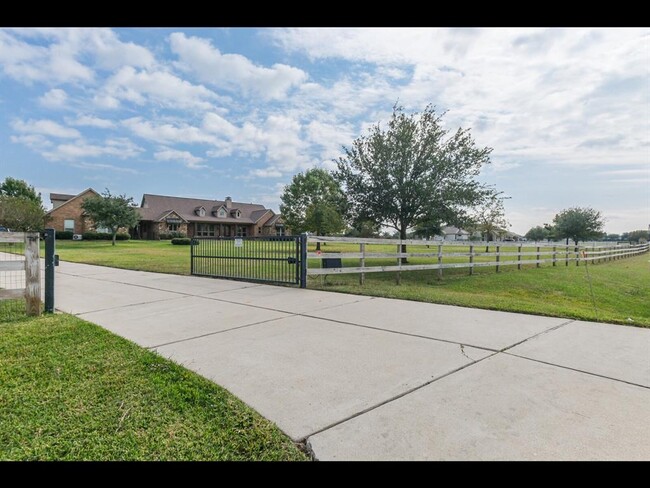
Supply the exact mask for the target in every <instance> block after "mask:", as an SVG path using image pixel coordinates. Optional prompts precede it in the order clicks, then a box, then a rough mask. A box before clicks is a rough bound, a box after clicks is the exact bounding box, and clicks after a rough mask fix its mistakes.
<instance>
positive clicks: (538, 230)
mask: <svg viewBox="0 0 650 488" xmlns="http://www.w3.org/2000/svg"><path fill="white" fill-rule="evenodd" d="M548 236H549V231H548V229H546V228H544V227H542V226H541V225H538V226H535V227H532V228H531V229H530V230H529V231H528V232H526V236H525V237H526V239H528V240H529V241H543V240H544V239H548Z"/></svg>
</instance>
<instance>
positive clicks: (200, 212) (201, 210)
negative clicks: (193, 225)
mask: <svg viewBox="0 0 650 488" xmlns="http://www.w3.org/2000/svg"><path fill="white" fill-rule="evenodd" d="M194 213H195V214H196V215H198V216H199V217H205V208H204V207H196V208H195V209H194Z"/></svg>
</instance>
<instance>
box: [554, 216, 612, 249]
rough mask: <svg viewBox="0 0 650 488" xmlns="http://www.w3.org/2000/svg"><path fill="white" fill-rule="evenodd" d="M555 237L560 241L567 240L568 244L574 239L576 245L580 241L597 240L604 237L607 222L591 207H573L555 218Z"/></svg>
mask: <svg viewBox="0 0 650 488" xmlns="http://www.w3.org/2000/svg"><path fill="white" fill-rule="evenodd" d="M553 223H554V224H555V235H556V236H557V237H559V238H560V239H564V238H566V243H567V244H568V243H569V239H572V240H573V242H574V243H575V245H576V246H577V245H578V242H580V241H586V240H589V239H597V238H599V237H601V236H602V235H603V226H604V225H605V221H604V219H603V217H602V215H601V214H600V212H599V211H597V210H594V209H593V208H590V207H584V208H582V207H571V208H568V209H566V210H562V211H561V212H560V213H559V214H557V215H556V216H555V217H554V218H553Z"/></svg>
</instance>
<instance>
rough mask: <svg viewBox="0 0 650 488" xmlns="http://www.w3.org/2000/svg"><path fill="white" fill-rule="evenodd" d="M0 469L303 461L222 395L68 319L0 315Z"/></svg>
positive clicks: (272, 429)
mask: <svg viewBox="0 0 650 488" xmlns="http://www.w3.org/2000/svg"><path fill="white" fill-rule="evenodd" d="M0 385H2V386H1V387H0V419H2V420H1V421H0V460H305V459H307V456H306V455H304V454H303V453H302V452H301V451H300V450H299V449H298V448H297V447H296V446H295V445H294V444H293V442H292V441H291V440H290V439H289V438H288V437H287V436H286V435H284V434H283V433H282V432H281V431H280V430H279V429H278V428H277V427H276V426H275V425H274V424H272V423H271V422H269V421H268V420H266V419H264V418H263V417H262V416H260V415H259V414H258V413H256V412H255V411H253V410H252V409H251V408H249V407H247V406H246V405H245V404H244V403H243V402H241V401H240V400H238V399H237V398H235V397H234V396H233V395H231V394H230V393H229V392H228V391H226V390H224V389H223V388H221V387H219V386H217V385H215V384H214V383H211V382H210V381H208V380H206V379H204V378H201V377H200V376H198V375H197V374H194V373H192V372H191V371H188V370H186V369H184V368H182V367H180V366H178V365H176V364H174V363H172V362H170V361H168V360H166V359H163V358H162V357H160V356H158V355H156V354H154V353H152V352H150V351H147V350H145V349H143V348H141V347H139V346H137V345H135V344H133V343H131V342H129V341H126V340H125V339H122V338H120V337H118V336H116V335H113V334H111V333H110V332H108V331H106V330H104V329H102V328H101V327H98V326H96V325H93V324H90V323H88V322H84V321H82V320H80V319H77V318H75V317H73V316H70V315H66V314H56V315H43V316H41V317H37V318H27V317H23V318H21V319H16V318H15V317H13V316H12V317H11V318H7V317H6V316H5V315H4V314H2V307H0Z"/></svg>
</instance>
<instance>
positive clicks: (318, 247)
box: [316, 242, 320, 251]
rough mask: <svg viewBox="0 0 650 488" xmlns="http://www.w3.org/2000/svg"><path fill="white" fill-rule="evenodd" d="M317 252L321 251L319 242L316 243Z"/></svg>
mask: <svg viewBox="0 0 650 488" xmlns="http://www.w3.org/2000/svg"><path fill="white" fill-rule="evenodd" d="M316 250H317V251H320V242H317V243H316Z"/></svg>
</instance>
